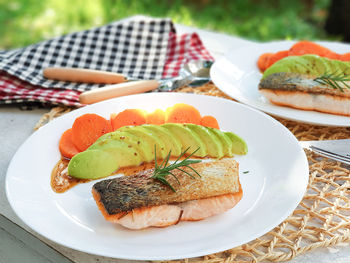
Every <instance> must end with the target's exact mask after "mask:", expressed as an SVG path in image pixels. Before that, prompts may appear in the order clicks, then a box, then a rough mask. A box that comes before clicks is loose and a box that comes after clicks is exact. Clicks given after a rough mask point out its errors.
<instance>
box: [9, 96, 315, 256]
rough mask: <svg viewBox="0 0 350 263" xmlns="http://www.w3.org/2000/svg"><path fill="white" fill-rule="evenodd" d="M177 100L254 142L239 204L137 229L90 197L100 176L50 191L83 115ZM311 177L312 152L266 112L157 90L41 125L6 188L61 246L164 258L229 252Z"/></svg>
mask: <svg viewBox="0 0 350 263" xmlns="http://www.w3.org/2000/svg"><path fill="white" fill-rule="evenodd" d="M178 102H182V103H188V104H191V105H193V106H195V107H197V108H198V109H199V111H200V112H201V114H202V115H207V114H210V115H213V116H215V117H216V118H217V120H218V121H219V124H220V127H221V129H222V130H227V131H233V132H235V133H237V134H238V135H240V136H242V137H243V138H244V139H245V140H246V142H247V144H248V147H249V153H248V154H247V155H246V156H237V160H238V161H239V163H240V177H241V184H242V188H243V192H244V194H243V199H242V200H241V202H240V203H239V204H238V205H237V206H236V207H234V208H233V209H232V210H230V211H228V212H226V213H224V214H221V215H218V216H214V217H211V218H208V219H206V220H203V221H199V222H181V223H179V224H178V225H176V226H171V227H168V228H163V229H162V228H151V229H146V230H142V231H131V230H127V229H124V228H122V227H120V226H117V225H114V224H112V223H110V222H107V221H105V220H104V218H103V217H102V214H101V213H100V212H99V210H98V209H97V207H96V204H95V202H94V200H93V198H92V196H91V187H92V185H93V183H95V182H90V183H86V184H80V185H77V186H76V187H74V188H72V189H70V190H69V191H67V192H66V193H63V194H56V193H54V192H53V191H52V190H51V187H50V174H51V170H52V168H53V167H54V165H55V163H56V162H57V161H58V160H59V158H60V154H59V151H58V141H59V138H60V136H61V134H62V133H63V132H64V131H65V130H66V129H68V128H70V127H71V125H72V123H73V122H74V119H75V118H76V117H78V116H80V115H82V114H84V113H97V114H100V115H101V116H103V117H105V118H108V117H109V115H110V113H112V112H120V111H122V110H124V109H126V108H141V109H146V110H152V109H156V108H163V109H165V108H166V107H168V106H172V105H173V104H175V103H178ZM244 171H249V173H245V174H243V172H244ZM307 182H308V164H307V159H306V156H305V153H304V151H303V150H302V149H301V147H300V146H299V144H298V141H297V140H296V138H295V137H294V136H293V135H292V134H291V133H290V132H289V131H288V130H287V129H286V128H285V127H284V126H282V125H281V124H280V123H279V122H277V121H275V120H274V119H273V118H271V117H269V116H267V115H266V114H264V113H261V112H259V111H256V110H254V109H252V108H249V107H247V106H245V105H242V104H239V103H235V102H232V101H230V100H226V99H221V98H215V97H210V96H201V95H194V94H180V93H177V94H176V93H175V94H170V93H150V94H141V95H134V96H127V97H122V98H118V99H113V100H109V101H104V102H101V103H98V104H95V105H91V106H86V107H84V108H81V109H79V110H75V111H73V112H71V113H68V114H66V115H64V116H62V117H59V118H57V119H55V120H53V121H52V122H50V123H48V124H47V125H45V126H44V127H42V128H40V129H39V130H38V131H37V132H35V133H34V134H33V135H32V136H31V137H30V138H29V139H28V140H27V141H26V142H25V143H24V144H23V145H22V146H21V147H20V148H19V150H18V151H17V153H16V154H15V156H14V157H13V159H12V161H11V163H10V165H9V168H8V171H7V176H6V193H7V197H8V200H9V202H10V204H11V206H12V208H13V209H14V211H15V212H16V213H17V215H18V216H19V217H20V218H21V219H22V220H23V221H24V223H26V224H27V225H28V226H29V227H31V228H32V229H34V230H35V231H37V232H38V233H39V234H41V235H43V236H45V237H47V238H49V239H51V240H53V241H55V242H57V243H59V244H61V245H64V246H67V247H70V248H73V249H77V250H81V251H84V252H88V253H92V254H97V255H102V256H109V257H115V258H124V259H139V260H165V259H179V258H187V257H195V256H201V255H205V254H210V253H214V252H219V251H223V250H226V249H229V248H232V247H235V246H238V245H241V244H243V243H246V242H248V241H250V240H252V239H254V238H257V237H259V236H261V235H263V234H264V233H266V232H268V231H269V230H271V229H272V228H274V227H275V226H277V225H278V224H279V223H280V222H282V221H283V220H284V219H285V218H286V217H287V216H288V215H289V214H291V213H292V211H293V210H294V209H295V207H296V206H297V204H298V203H299V202H300V200H301V199H302V196H303V194H304V192H305V190H306V186H307Z"/></svg>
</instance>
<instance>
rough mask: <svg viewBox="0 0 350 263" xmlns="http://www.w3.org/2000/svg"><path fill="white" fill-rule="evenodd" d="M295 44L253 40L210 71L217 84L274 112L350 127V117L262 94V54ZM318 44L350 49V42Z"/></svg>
mask: <svg viewBox="0 0 350 263" xmlns="http://www.w3.org/2000/svg"><path fill="white" fill-rule="evenodd" d="M294 43H295V42H294V41H280V42H270V43H264V44H259V43H254V44H251V45H248V46H246V47H243V48H239V49H235V50H233V51H232V52H230V53H228V54H226V55H225V56H223V57H221V58H219V59H218V60H217V61H216V62H215V63H214V65H213V66H212V68H211V71H210V75H211V78H212V80H213V82H214V83H215V85H216V86H217V87H218V88H219V89H221V90H222V91H223V92H225V93H226V94H227V95H229V96H230V97H232V98H234V99H236V100H238V101H240V102H243V103H245V104H247V105H249V106H252V107H254V108H257V109H259V110H262V111H264V112H267V113H270V114H272V115H275V116H280V117H284V118H286V119H290V120H296V121H301V122H305V123H311V124H319V125H328V126H350V117H345V116H339V115H332V114H326V113H320V112H316V111H304V110H297V109H293V108H289V107H282V106H277V105H274V104H272V103H270V102H269V101H268V100H267V99H266V98H265V97H264V96H263V95H261V94H260V93H259V91H258V84H259V81H260V79H261V77H262V74H261V73H260V72H259V69H258V67H257V66H256V62H257V60H258V58H259V56H260V55H261V54H263V53H266V52H277V51H280V50H287V49H289V48H290V47H291V46H292V45H293V44H294ZM318 43H319V44H321V45H324V46H325V47H328V48H330V49H331V50H333V51H335V52H338V53H347V52H350V45H346V44H339V43H334V42H318Z"/></svg>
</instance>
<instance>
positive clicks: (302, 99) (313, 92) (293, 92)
mask: <svg viewBox="0 0 350 263" xmlns="http://www.w3.org/2000/svg"><path fill="white" fill-rule="evenodd" d="M339 85H340V87H343V88H342V90H341V89H336V88H334V87H332V86H330V85H328V84H320V83H319V82H317V81H315V77H313V76H310V75H303V74H298V73H284V72H282V73H274V74H271V75H269V76H267V77H266V78H264V79H263V80H261V81H260V83H259V91H260V92H261V93H262V94H263V95H264V96H265V97H266V98H267V99H269V100H270V101H271V102H272V103H274V104H277V105H281V106H288V107H292V108H297V109H301V110H314V111H319V112H325V113H330V114H338V115H345V116H350V89H348V88H347V87H346V86H345V85H344V84H342V83H339Z"/></svg>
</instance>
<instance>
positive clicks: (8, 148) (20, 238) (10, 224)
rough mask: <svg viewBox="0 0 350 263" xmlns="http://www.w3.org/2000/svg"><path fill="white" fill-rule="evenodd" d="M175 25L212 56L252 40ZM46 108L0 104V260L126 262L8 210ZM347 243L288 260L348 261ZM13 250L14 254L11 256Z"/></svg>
mask: <svg viewBox="0 0 350 263" xmlns="http://www.w3.org/2000/svg"><path fill="white" fill-rule="evenodd" d="M176 28H177V31H178V33H185V32H197V33H198V34H199V36H200V37H201V39H202V41H203V43H204V45H205V46H206V48H207V49H208V50H209V51H210V53H211V54H212V55H213V56H214V57H215V58H218V57H219V56H222V55H224V54H225V53H227V52H228V51H230V50H232V49H235V48H239V47H242V46H246V45H249V44H251V43H252V42H250V41H248V40H244V39H241V38H237V37H233V36H228V35H225V34H220V33H215V32H210V31H206V30H200V29H196V28H191V27H187V26H182V25H176ZM48 111H49V109H35V110H32V111H21V110H20V109H18V108H17V107H14V106H1V107H0V120H1V121H0V139H1V147H0V215H2V216H3V217H1V216H0V263H2V262H6V263H7V262H19V261H20V258H21V257H22V260H21V261H23V262H69V261H72V262H79V263H80V262H81V263H82V262H84V263H90V262H123V263H126V262H128V261H127V260H121V259H111V258H105V257H99V256H94V255H90V254H86V253H82V252H79V251H76V250H73V249H70V248H66V247H63V246H61V245H58V244H56V243H53V242H51V241H49V240H47V239H46V238H45V237H42V236H40V235H38V234H37V233H35V232H33V231H32V230H31V229H29V228H28V227H26V226H25V225H24V223H23V222H22V221H21V220H20V219H19V218H18V217H17V216H16V215H15V213H14V212H13V211H12V209H11V207H10V205H9V203H8V201H7V199H6V195H5V176H6V170H7V167H8V165H9V163H10V160H11V158H12V156H13V155H14V154H15V152H16V150H17V149H18V148H19V147H20V145H21V144H22V143H23V142H24V141H25V140H26V139H27V138H28V137H29V135H30V134H32V133H33V132H34V130H33V127H34V126H35V124H36V123H37V121H38V120H39V119H40V117H41V116H42V115H43V114H44V113H46V112H48ZM5 218H7V219H8V220H7V219H5ZM22 229H24V230H25V231H23V230H22ZM21 231H22V232H23V233H22V234H21ZM28 233H29V234H28ZM33 239H34V240H33ZM35 240H36V241H35ZM36 242H37V243H36ZM348 245H349V243H345V244H342V245H340V246H337V247H333V248H322V249H321V248H320V249H316V250H313V251H311V252H308V253H306V254H304V255H300V256H297V257H296V258H294V259H293V260H291V261H290V262H292V263H306V262H311V263H313V262H315V263H316V262H317V263H318V262H321V263H323V262H334V263H345V262H350V246H348ZM19 249H20V250H19ZM50 250H51V252H50ZM14 254H16V255H17V256H13V255H14ZM11 255H12V256H11ZM132 262H137V261H132Z"/></svg>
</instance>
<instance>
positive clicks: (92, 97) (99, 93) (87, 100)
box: [79, 80, 159, 104]
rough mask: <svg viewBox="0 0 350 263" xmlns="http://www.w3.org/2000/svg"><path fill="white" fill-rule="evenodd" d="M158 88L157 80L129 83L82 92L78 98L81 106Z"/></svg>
mask: <svg viewBox="0 0 350 263" xmlns="http://www.w3.org/2000/svg"><path fill="white" fill-rule="evenodd" d="M158 86H159V82H158V81H157V80H138V81H130V82H126V83H121V84H116V85H110V86H106V87H103V88H99V89H94V90H90V91H86V92H83V93H82V94H80V96H79V101H80V103H82V104H92V103H95V102H99V101H103V100H107V99H111V98H116V97H121V96H126V95H132V94H137V93H142V92H146V91H151V90H155V89H157V88H158Z"/></svg>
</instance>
